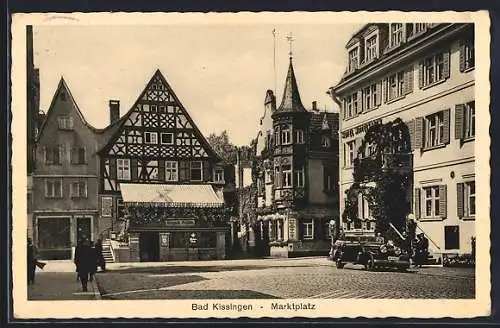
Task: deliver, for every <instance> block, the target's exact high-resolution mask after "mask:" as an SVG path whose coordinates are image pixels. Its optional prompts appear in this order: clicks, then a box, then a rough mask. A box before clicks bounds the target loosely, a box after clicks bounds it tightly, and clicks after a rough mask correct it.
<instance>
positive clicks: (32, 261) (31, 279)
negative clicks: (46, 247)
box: [27, 238, 37, 285]
mask: <svg viewBox="0 0 500 328" xmlns="http://www.w3.org/2000/svg"><path fill="white" fill-rule="evenodd" d="M36 263H37V250H36V247H35V246H34V245H33V240H32V239H31V238H28V254H27V265H28V285H33V284H34V283H35V270H36Z"/></svg>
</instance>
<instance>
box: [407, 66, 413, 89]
mask: <svg viewBox="0 0 500 328" xmlns="http://www.w3.org/2000/svg"><path fill="white" fill-rule="evenodd" d="M413 74H414V72H413V65H410V67H408V68H407V69H406V71H405V95H407V94H409V93H412V92H413Z"/></svg>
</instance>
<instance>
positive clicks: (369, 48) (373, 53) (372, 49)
mask: <svg viewBox="0 0 500 328" xmlns="http://www.w3.org/2000/svg"><path fill="white" fill-rule="evenodd" d="M377 45H378V42H377V35H373V36H371V37H369V38H368V39H366V45H365V62H366V63H369V62H371V61H372V60H374V59H375V58H377Z"/></svg>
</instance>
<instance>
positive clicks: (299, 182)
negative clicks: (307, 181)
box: [295, 168, 304, 188]
mask: <svg viewBox="0 0 500 328" xmlns="http://www.w3.org/2000/svg"><path fill="white" fill-rule="evenodd" d="M295 186H296V187H300V188H302V187H304V168H301V169H300V170H296V171H295Z"/></svg>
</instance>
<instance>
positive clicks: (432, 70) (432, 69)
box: [420, 53, 449, 87]
mask: <svg viewBox="0 0 500 328" xmlns="http://www.w3.org/2000/svg"><path fill="white" fill-rule="evenodd" d="M445 57H446V60H445ZM448 65H449V53H439V54H436V55H434V56H431V57H429V58H427V59H425V60H424V61H423V62H422V63H421V68H420V69H421V72H420V74H421V81H420V85H421V87H423V86H428V85H431V84H433V83H436V82H439V81H442V80H444V79H446V78H447V77H448V73H449V67H448Z"/></svg>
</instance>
